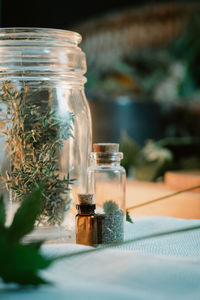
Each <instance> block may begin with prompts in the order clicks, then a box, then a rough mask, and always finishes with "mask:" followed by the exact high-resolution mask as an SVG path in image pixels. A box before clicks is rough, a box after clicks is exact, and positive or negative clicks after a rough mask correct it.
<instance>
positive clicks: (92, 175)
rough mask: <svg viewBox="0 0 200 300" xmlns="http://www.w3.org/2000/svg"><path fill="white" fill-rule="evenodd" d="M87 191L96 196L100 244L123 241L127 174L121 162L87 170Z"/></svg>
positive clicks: (96, 164)
mask: <svg viewBox="0 0 200 300" xmlns="http://www.w3.org/2000/svg"><path fill="white" fill-rule="evenodd" d="M87 190H88V193H93V194H94V195H95V204H96V214H97V216H98V217H97V218H98V230H99V231H100V232H101V237H99V243H103V244H104V243H113V242H120V241H123V238H124V221H125V213H126V207H125V206H126V205H125V192H126V172H125V169H124V168H123V167H122V166H120V164H119V162H112V163H96V162H95V161H93V164H92V166H90V167H89V168H88V170H87Z"/></svg>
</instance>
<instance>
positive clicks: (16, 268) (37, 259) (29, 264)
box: [0, 243, 53, 285]
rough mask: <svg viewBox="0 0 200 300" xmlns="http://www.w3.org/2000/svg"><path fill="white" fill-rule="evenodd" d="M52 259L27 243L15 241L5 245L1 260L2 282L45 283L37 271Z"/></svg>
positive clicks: (47, 264)
mask: <svg viewBox="0 0 200 300" xmlns="http://www.w3.org/2000/svg"><path fill="white" fill-rule="evenodd" d="M52 261H53V260H52V259H49V258H46V257H44V256H42V255H41V254H40V253H39V252H38V250H37V249H32V248H31V247H29V245H22V244H19V243H16V244H14V245H13V246H11V247H7V251H6V254H4V261H2V262H1V269H0V276H1V277H2V279H3V280H4V282H16V283H18V284H23V285H30V284H31V285H38V284H41V283H47V282H46V281H45V280H43V279H42V278H41V277H39V276H38V275H37V272H38V270H40V269H45V268H47V267H48V266H49V265H50V264H51V263H52Z"/></svg>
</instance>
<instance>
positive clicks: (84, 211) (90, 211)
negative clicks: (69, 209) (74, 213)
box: [76, 204, 96, 216]
mask: <svg viewBox="0 0 200 300" xmlns="http://www.w3.org/2000/svg"><path fill="white" fill-rule="evenodd" d="M76 208H77V210H78V214H79V215H84V216H85V215H86V216H90V215H94V213H95V212H94V210H95V208H96V205H95V204H77V205H76Z"/></svg>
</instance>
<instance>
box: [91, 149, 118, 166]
mask: <svg viewBox="0 0 200 300" xmlns="http://www.w3.org/2000/svg"><path fill="white" fill-rule="evenodd" d="M90 157H91V160H92V164H94V165H100V166H119V165H120V161H121V159H122V158H123V153H121V152H92V153H91V156H90Z"/></svg>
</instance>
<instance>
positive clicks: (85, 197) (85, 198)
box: [78, 194, 94, 204]
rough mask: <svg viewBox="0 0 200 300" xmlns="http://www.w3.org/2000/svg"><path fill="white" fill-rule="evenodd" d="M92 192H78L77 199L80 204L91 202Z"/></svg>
mask: <svg viewBox="0 0 200 300" xmlns="http://www.w3.org/2000/svg"><path fill="white" fill-rule="evenodd" d="M93 196H94V195H93V194H78V200H79V203H80V204H92V203H93Z"/></svg>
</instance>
